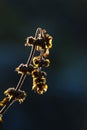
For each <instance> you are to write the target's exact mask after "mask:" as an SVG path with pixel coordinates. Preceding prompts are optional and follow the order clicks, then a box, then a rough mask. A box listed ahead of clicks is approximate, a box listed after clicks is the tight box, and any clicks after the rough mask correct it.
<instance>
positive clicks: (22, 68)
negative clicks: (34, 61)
mask: <svg viewBox="0 0 87 130" xmlns="http://www.w3.org/2000/svg"><path fill="white" fill-rule="evenodd" d="M33 70H34V68H33V65H31V64H30V65H29V66H27V65H26V64H20V65H19V66H18V67H17V68H16V71H17V72H18V74H31V72H32V71H33Z"/></svg>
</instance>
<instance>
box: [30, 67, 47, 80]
mask: <svg viewBox="0 0 87 130" xmlns="http://www.w3.org/2000/svg"><path fill="white" fill-rule="evenodd" d="M44 76H47V74H46V72H44V71H41V70H39V69H35V70H33V71H32V77H34V78H35V77H36V78H37V77H44Z"/></svg>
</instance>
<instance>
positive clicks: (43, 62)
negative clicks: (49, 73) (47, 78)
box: [33, 56, 50, 67]
mask: <svg viewBox="0 0 87 130" xmlns="http://www.w3.org/2000/svg"><path fill="white" fill-rule="evenodd" d="M33 64H34V65H35V67H43V66H44V67H48V66H49V64H50V60H49V59H45V58H40V57H38V56H36V57H34V58H33Z"/></svg>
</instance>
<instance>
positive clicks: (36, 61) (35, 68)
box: [0, 28, 52, 123]
mask: <svg viewBox="0 0 87 130" xmlns="http://www.w3.org/2000/svg"><path fill="white" fill-rule="evenodd" d="M25 46H31V52H30V55H29V58H28V60H27V63H26V64H20V65H19V66H18V67H17V68H16V71H17V72H18V74H21V77H20V79H19V82H18V84H17V86H16V87H13V88H8V89H7V90H5V91H4V95H5V97H4V99H3V100H2V101H0V107H2V108H1V110H0V123H2V117H3V114H4V113H5V112H6V111H7V109H8V108H9V107H10V106H11V105H12V104H13V103H14V102H15V101H18V102H19V103H22V102H23V101H24V100H25V98H26V95H27V94H26V92H25V91H23V90H21V87H22V85H23V82H24V80H25V78H26V76H27V75H31V76H32V78H33V87H32V90H33V91H34V92H37V93H38V94H43V93H45V92H46V91H47V89H48V85H47V84H46V76H47V74H46V72H44V71H42V68H43V67H48V66H49V64H50V60H49V59H48V58H47V57H48V56H49V50H50V48H51V47H52V37H51V36H50V35H49V34H46V30H45V29H41V28H37V30H36V33H35V36H34V37H32V36H30V37H27V39H26V43H25ZM35 51H38V52H40V54H39V55H38V56H35V57H34V54H35Z"/></svg>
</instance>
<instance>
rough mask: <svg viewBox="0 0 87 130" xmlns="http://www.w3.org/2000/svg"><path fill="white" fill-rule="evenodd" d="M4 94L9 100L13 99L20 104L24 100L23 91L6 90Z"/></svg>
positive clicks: (24, 94)
mask: <svg viewBox="0 0 87 130" xmlns="http://www.w3.org/2000/svg"><path fill="white" fill-rule="evenodd" d="M4 94H5V95H6V96H8V97H9V99H11V98H14V99H15V100H17V101H19V102H20V103H21V102H23V101H24V100H25V98H26V95H27V94H26V93H25V91H22V90H18V91H16V89H15V88H9V89H7V90H6V91H5V92H4Z"/></svg>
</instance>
